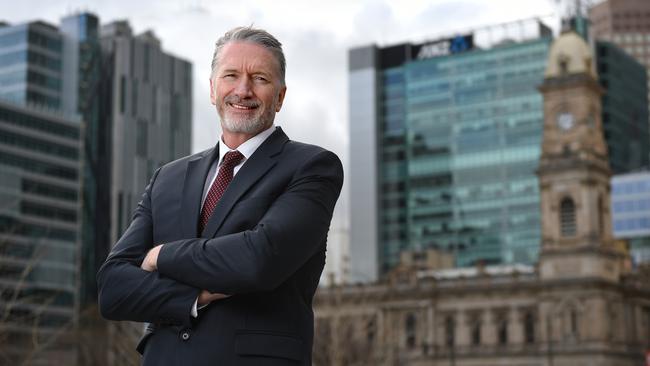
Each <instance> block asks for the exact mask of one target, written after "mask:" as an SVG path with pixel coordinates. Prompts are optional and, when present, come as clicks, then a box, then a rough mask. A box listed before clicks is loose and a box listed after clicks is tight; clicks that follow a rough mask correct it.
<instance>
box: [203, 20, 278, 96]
mask: <svg viewBox="0 0 650 366" xmlns="http://www.w3.org/2000/svg"><path fill="white" fill-rule="evenodd" d="M230 42H251V43H255V44H258V45H260V46H262V47H264V48H266V49H267V50H269V51H270V52H271V54H273V56H274V57H275V59H276V60H278V64H279V65H280V81H281V82H282V85H285V82H284V75H285V73H286V70H287V63H286V61H285V59H284V52H282V43H280V41H278V40H277V39H276V38H275V37H273V36H272V35H271V34H270V33H269V32H267V31H265V30H263V29H257V28H253V26H248V27H236V28H233V29H231V30H229V31H227V32H226V34H224V35H223V36H222V37H221V38H219V39H218V40H217V42H216V43H215V47H214V54H213V55H212V73H211V77H214V73H215V71H216V69H217V64H218V63H219V54H220V53H221V50H222V49H223V47H224V46H225V45H226V44H228V43H230Z"/></svg>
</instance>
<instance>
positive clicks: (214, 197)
mask: <svg viewBox="0 0 650 366" xmlns="http://www.w3.org/2000/svg"><path fill="white" fill-rule="evenodd" d="M242 159H244V155H242V153H240V152H239V151H237V150H235V151H228V152H227V153H226V154H225V155H224V156H223V162H222V163H221V166H220V167H219V173H218V174H217V179H215V180H214V183H212V187H210V191H209V192H208V195H207V196H206V197H205V201H204V202H203V209H201V217H200V218H199V235H200V234H201V233H202V232H203V229H204V228H205V225H207V224H208V220H210V216H211V215H212V211H214V208H215V206H216V205H217V202H219V199H220V198H221V196H222V195H223V192H225V191H226V188H228V184H230V181H231V180H232V176H233V170H234V168H235V167H236V166H237V165H238V164H239V163H241V161H242Z"/></svg>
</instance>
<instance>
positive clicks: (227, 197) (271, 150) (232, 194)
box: [201, 127, 289, 238]
mask: <svg viewBox="0 0 650 366" xmlns="http://www.w3.org/2000/svg"><path fill="white" fill-rule="evenodd" d="M288 140H289V138H288V137H287V135H286V134H285V133H284V132H283V131H282V129H281V128H280V127H277V128H276V130H275V131H274V132H273V133H272V134H271V136H269V137H268V139H266V141H264V142H263V143H262V145H260V147H259V148H257V150H255V152H254V153H253V155H251V157H250V158H249V159H248V160H247V161H246V162H245V163H244V165H243V166H242V167H241V169H239V171H238V172H237V174H236V175H235V177H234V178H233V180H232V181H231V182H230V184H229V185H228V188H226V191H225V192H224V193H223V196H221V199H220V200H219V202H218V203H217V206H216V207H215V208H214V211H213V212H212V216H210V220H209V221H208V224H207V225H206V226H205V229H204V230H203V233H202V235H201V237H204V238H212V237H214V235H215V234H216V232H217V230H219V228H220V227H221V224H222V223H223V221H224V219H225V218H226V216H227V215H228V213H229V212H230V210H231V209H232V208H233V206H234V205H235V203H237V201H238V200H239V198H240V197H241V196H242V195H243V194H244V193H246V191H248V189H249V188H250V187H251V186H253V184H255V182H257V181H258V180H259V179H260V178H262V177H263V176H264V174H266V173H267V172H268V171H269V170H270V169H271V168H273V166H274V165H275V164H276V163H277V156H278V153H279V152H280V151H281V150H282V147H283V146H284V144H285V142H287V141H288Z"/></svg>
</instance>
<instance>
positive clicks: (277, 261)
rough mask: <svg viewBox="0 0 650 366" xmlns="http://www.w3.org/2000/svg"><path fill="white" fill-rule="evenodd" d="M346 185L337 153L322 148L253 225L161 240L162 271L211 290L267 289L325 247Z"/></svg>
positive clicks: (220, 291)
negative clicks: (212, 235) (222, 232)
mask: <svg viewBox="0 0 650 366" xmlns="http://www.w3.org/2000/svg"><path fill="white" fill-rule="evenodd" d="M342 184H343V168H342V166H341V162H340V160H339V159H338V157H337V156H336V155H335V154H333V153H331V152H329V151H321V152H319V153H317V154H316V155H315V156H313V157H311V158H310V159H308V160H307V161H306V162H305V163H304V164H303V165H302V166H301V167H300V168H299V169H298V170H297V171H296V172H295V174H294V176H293V179H292V180H291V181H290V183H289V185H288V187H287V188H286V190H285V191H284V193H282V194H281V195H280V196H278V197H277V199H276V200H275V201H274V202H273V203H272V205H271V207H270V208H269V209H268V211H267V212H266V213H265V215H264V216H263V217H262V218H261V219H260V221H259V222H258V224H257V225H256V226H255V227H254V228H253V229H251V230H247V231H243V232H239V233H235V234H230V235H225V236H220V237H217V238H212V239H205V238H199V239H188V240H178V241H174V242H170V243H165V245H163V247H162V249H161V251H160V253H159V256H158V271H159V272H160V273H161V274H162V275H164V276H169V277H171V278H173V279H175V280H178V281H179V282H182V283H186V284H189V285H191V286H194V287H197V288H202V289H207V290H208V291H210V292H219V293H226V294H238V293H248V292H258V291H269V290H272V289H274V288H276V287H277V286H279V285H280V284H282V283H283V282H284V281H285V280H286V279H287V278H288V277H290V276H291V275H292V274H293V273H295V272H296V271H297V270H298V269H299V268H300V267H301V266H302V265H303V264H304V263H305V262H307V260H308V259H309V258H310V257H312V256H313V255H314V254H315V253H317V252H318V251H320V250H323V249H325V242H326V238H327V231H328V229H329V225H330V221H331V218H332V213H333V211H334V205H335V203H336V200H337V198H338V196H339V193H340V191H341V186H342Z"/></svg>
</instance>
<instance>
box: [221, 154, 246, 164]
mask: <svg viewBox="0 0 650 366" xmlns="http://www.w3.org/2000/svg"><path fill="white" fill-rule="evenodd" d="M243 159H244V155H243V154H242V153H240V152H239V151H237V150H235V151H228V152H227V153H226V154H225V155H224V156H223V163H222V165H223V166H225V167H229V168H233V167H235V166H237V165H238V164H239V163H241V161H242V160H243Z"/></svg>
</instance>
